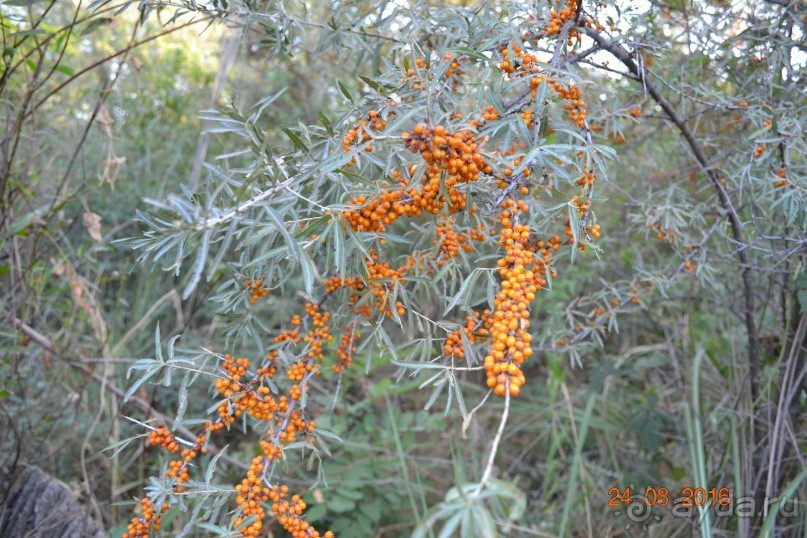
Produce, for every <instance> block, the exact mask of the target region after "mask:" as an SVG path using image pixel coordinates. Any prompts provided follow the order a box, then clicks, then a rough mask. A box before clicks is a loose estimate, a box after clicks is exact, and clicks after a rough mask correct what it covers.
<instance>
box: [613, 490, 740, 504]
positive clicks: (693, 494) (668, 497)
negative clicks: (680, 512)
mask: <svg viewBox="0 0 807 538" xmlns="http://www.w3.org/2000/svg"><path fill="white" fill-rule="evenodd" d="M637 501H638V502H642V501H643V502H644V504H646V505H647V506H680V507H682V508H691V507H693V506H694V507H700V506H728V505H730V504H731V489H729V488H708V489H707V488H680V489H677V490H674V491H670V490H669V489H668V488H663V487H658V488H656V487H650V486H648V487H646V488H645V489H644V491H641V490H638V491H632V490H631V488H630V487H626V488H624V489H622V488H616V487H614V488H611V489H609V490H608V506H611V507H615V508H618V507H619V506H621V505H629V504H632V503H635V502H637Z"/></svg>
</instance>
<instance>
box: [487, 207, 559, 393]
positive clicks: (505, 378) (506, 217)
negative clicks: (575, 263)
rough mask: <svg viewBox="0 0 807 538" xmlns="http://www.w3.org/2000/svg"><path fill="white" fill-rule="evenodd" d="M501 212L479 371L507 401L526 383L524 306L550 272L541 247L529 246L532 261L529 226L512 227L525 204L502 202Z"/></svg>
mask: <svg viewBox="0 0 807 538" xmlns="http://www.w3.org/2000/svg"><path fill="white" fill-rule="evenodd" d="M502 209H503V211H502V212H501V214H500V215H499V222H500V224H501V226H502V230H501V234H500V238H499V245H500V246H502V247H504V249H505V254H504V257H502V258H500V259H499V260H498V262H497V265H498V266H499V275H500V276H501V278H502V289H501V290H500V291H499V293H498V294H497V295H496V299H495V301H494V307H495V310H494V312H493V314H492V319H493V321H492V324H491V329H490V334H491V339H492V345H491V347H490V350H489V352H488V354H487V356H485V370H486V371H487V385H488V386H489V387H490V388H492V389H493V390H494V392H495V393H496V394H498V395H500V396H504V395H505V394H507V393H508V392H509V394H510V396H516V395H518V393H519V392H520V390H521V386H522V385H524V383H525V382H526V379H525V377H524V373H523V372H522V370H521V365H522V364H523V363H524V361H525V360H527V359H528V358H529V357H530V356H531V355H532V347H531V346H530V342H531V341H532V335H531V334H530V333H529V332H528V331H527V329H529V327H530V322H529V317H530V311H529V305H530V303H531V302H532V301H533V300H534V299H535V293H536V292H537V291H538V290H540V289H541V288H543V287H544V286H546V280H545V279H544V277H545V276H546V275H547V272H548V271H550V269H549V266H550V264H551V261H552V254H551V251H550V249H548V248H546V245H544V244H543V243H542V242H541V243H539V244H538V245H535V246H536V247H538V248H541V251H542V253H544V254H543V257H541V258H538V257H536V255H535V250H536V249H535V248H533V244H532V242H531V241H530V228H529V226H527V225H523V224H519V223H518V217H519V214H520V213H524V212H526V211H527V210H528V207H527V204H526V203H524V202H523V201H522V200H518V201H514V200H513V199H511V198H507V199H505V200H504V201H503V202H502ZM555 245H557V243H556V244H555Z"/></svg>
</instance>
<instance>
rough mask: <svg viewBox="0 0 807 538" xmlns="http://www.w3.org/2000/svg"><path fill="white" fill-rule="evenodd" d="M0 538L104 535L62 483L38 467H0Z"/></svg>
mask: <svg viewBox="0 0 807 538" xmlns="http://www.w3.org/2000/svg"><path fill="white" fill-rule="evenodd" d="M0 495H2V497H0V538H106V536H107V534H106V532H104V530H103V528H102V527H101V525H99V524H98V523H97V522H96V521H95V520H94V519H93V518H92V517H91V516H90V515H89V513H88V512H87V511H86V510H85V509H84V507H83V506H81V504H80V503H79V502H78V500H77V499H76V498H75V496H74V495H73V492H72V491H70V488H68V487H67V486H66V485H65V484H64V483H62V482H60V481H59V480H57V479H56V478H54V477H52V476H50V475H49V474H47V473H45V472H43V471H42V470H41V469H39V468H38V467H34V466H29V465H19V466H17V467H16V469H10V468H7V467H0Z"/></svg>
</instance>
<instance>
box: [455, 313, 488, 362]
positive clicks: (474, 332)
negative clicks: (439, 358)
mask: <svg viewBox="0 0 807 538" xmlns="http://www.w3.org/2000/svg"><path fill="white" fill-rule="evenodd" d="M492 324H493V321H492V319H491V312H490V310H487V309H485V311H484V312H482V314H481V315H477V316H471V315H468V316H466V317H465V326H464V327H461V328H460V329H457V330H456V331H453V332H450V333H449V334H448V336H447V337H446V342H445V344H444V345H443V353H444V354H445V355H446V356H447V357H457V358H460V359H462V358H464V357H465V346H464V345H463V342H462V340H463V334H465V338H467V339H468V343H470V344H474V343H475V342H477V341H480V340H484V339H485V338H487V337H488V336H490V328H491V326H492Z"/></svg>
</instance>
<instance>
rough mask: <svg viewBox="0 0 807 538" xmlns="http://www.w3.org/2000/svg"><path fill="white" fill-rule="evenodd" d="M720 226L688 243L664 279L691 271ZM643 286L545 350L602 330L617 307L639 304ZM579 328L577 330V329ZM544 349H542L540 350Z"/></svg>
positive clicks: (565, 347)
mask: <svg viewBox="0 0 807 538" xmlns="http://www.w3.org/2000/svg"><path fill="white" fill-rule="evenodd" d="M719 228H720V222H715V223H714V224H713V225H712V226H711V227H710V228H709V230H707V231H706V232H705V233H704V234H703V236H702V238H701V240H700V241H699V242H698V243H697V244H695V245H689V248H687V249H686V254H685V255H684V256H683V259H682V260H681V261H680V262H679V263H678V264H677V265H676V266H675V267H674V268H673V269H671V270H670V271H668V272H667V274H666V276H665V277H664V280H666V281H673V280H674V279H675V278H676V277H677V276H678V275H680V274H681V273H682V272H689V273H691V272H692V260H693V259H694V258H695V256H696V255H697V254H698V252H700V251H701V250H702V249H703V246H704V245H705V244H706V243H707V242H708V241H709V239H710V238H711V237H712V235H714V233H715V232H716V231H717V230H718V229H719ZM660 277H661V275H657V276H656V277H654V278H653V279H652V280H653V281H658V280H660ZM642 289H643V288H642V287H641V286H639V287H638V288H637V287H636V286H635V285H633V286H631V293H623V294H622V295H623V298H622V299H614V300H613V301H612V303H611V305H610V306H611V308H608V309H602V308H601V310H602V311H601V312H599V311H598V312H596V313H595V316H594V319H593V320H592V321H591V322H590V324H587V325H585V326H578V327H577V328H575V329H574V334H573V335H572V336H570V337H569V338H568V339H566V338H563V339H559V340H558V341H557V342H556V345H555V346H554V347H553V348H550V349H546V350H545V351H550V350H551V351H560V352H566V351H569V350H571V349H572V347H573V346H574V344H576V343H577V342H579V341H580V340H582V339H584V338H586V337H587V336H588V335H590V334H591V333H593V332H594V331H597V330H603V329H604V327H605V322H606V321H608V320H609V319H610V318H611V317H612V316H615V315H616V311H617V309H619V308H624V307H626V306H629V305H630V304H639V303H640V300H639V295H638V293H637V290H638V291H641V290H642ZM646 289H647V291H648V292H650V291H653V290H654V289H655V286H654V285H652V282H651V283H650V284H649V285H648V286H647V288H646ZM578 329H579V330H578ZM542 351H544V350H542Z"/></svg>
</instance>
